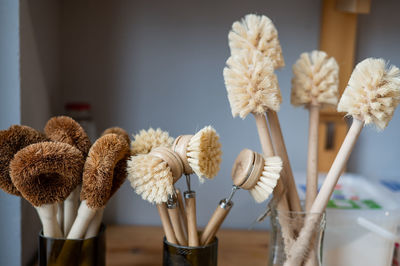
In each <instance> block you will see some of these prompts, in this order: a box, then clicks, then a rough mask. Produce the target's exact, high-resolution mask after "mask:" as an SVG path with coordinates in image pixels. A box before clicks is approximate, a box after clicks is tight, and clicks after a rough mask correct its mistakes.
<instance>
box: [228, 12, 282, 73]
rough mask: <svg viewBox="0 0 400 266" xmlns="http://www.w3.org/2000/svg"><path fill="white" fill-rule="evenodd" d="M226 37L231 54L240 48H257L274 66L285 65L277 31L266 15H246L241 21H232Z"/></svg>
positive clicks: (240, 49)
mask: <svg viewBox="0 0 400 266" xmlns="http://www.w3.org/2000/svg"><path fill="white" fill-rule="evenodd" d="M228 37H229V47H230V48H231V53H232V54H235V53H237V52H240V51H242V50H258V51H260V52H261V53H262V55H263V56H265V57H268V58H269V59H270V60H271V61H272V62H273V66H274V68H281V67H284V66H285V62H284V60H283V56H282V49H281V45H280V43H279V40H278V31H277V30H276V28H275V26H274V24H273V23H272V21H271V20H270V19H269V18H268V17H266V16H257V15H253V14H249V15H246V16H245V17H244V19H242V21H241V22H238V21H237V22H235V23H233V25H232V30H231V31H230V32H229V36H228Z"/></svg>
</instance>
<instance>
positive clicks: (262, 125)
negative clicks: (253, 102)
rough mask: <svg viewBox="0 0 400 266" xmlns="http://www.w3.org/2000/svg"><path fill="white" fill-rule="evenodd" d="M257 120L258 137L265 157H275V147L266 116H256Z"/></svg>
mask: <svg viewBox="0 0 400 266" xmlns="http://www.w3.org/2000/svg"><path fill="white" fill-rule="evenodd" d="M254 118H255V119H256V125H257V131H258V137H259V138H260V142H261V148H262V151H263V154H264V156H265V157H271V156H274V154H275V153H274V147H273V145H272V140H271V136H270V135H269V129H268V125H267V121H266V120H265V115H264V114H254Z"/></svg>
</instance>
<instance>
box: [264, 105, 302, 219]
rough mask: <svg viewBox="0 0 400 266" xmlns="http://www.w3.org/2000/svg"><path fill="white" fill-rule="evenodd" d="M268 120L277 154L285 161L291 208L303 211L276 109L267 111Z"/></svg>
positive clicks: (284, 178)
mask: <svg viewBox="0 0 400 266" xmlns="http://www.w3.org/2000/svg"><path fill="white" fill-rule="evenodd" d="M267 116H268V121H269V125H270V129H271V137H272V141H273V142H274V145H275V151H276V154H277V155H278V156H279V157H281V159H282V161H283V169H284V170H283V171H282V174H281V178H280V179H282V180H283V183H284V184H285V187H286V188H287V193H286V194H287V197H288V201H289V206H290V210H292V211H302V209H301V204H300V199H299V194H298V193H297V188H296V183H295V181H294V177H293V171H292V168H291V166H290V161H289V156H288V154H287V150H286V146H285V141H284V139H283V135H282V130H281V126H280V123H279V119H278V115H277V113H276V112H274V111H268V112H267Z"/></svg>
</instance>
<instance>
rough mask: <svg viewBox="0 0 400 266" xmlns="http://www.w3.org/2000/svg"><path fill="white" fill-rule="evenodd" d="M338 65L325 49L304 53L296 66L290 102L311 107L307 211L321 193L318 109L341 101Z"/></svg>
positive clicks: (294, 67)
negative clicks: (319, 188)
mask: <svg viewBox="0 0 400 266" xmlns="http://www.w3.org/2000/svg"><path fill="white" fill-rule="evenodd" d="M338 87H339V66H338V64H337V63H336V60H335V59H334V58H333V57H329V56H328V55H327V54H326V53H325V52H322V51H313V52H311V53H302V54H301V55H300V58H299V59H298V60H297V62H296V63H295V64H294V65H293V78H292V95H291V102H292V104H293V105H294V106H305V108H308V109H309V112H310V118H309V130H308V159H307V190H306V206H305V207H306V211H309V210H310V208H311V205H312V203H313V202H314V199H315V197H316V196H317V192H318V124H319V111H320V110H321V109H323V108H325V107H335V106H336V105H337V101H338V94H339V92H338Z"/></svg>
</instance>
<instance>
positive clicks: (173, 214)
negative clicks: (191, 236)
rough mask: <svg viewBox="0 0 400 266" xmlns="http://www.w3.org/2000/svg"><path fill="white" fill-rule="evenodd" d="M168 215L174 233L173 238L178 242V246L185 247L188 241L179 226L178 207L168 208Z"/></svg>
mask: <svg viewBox="0 0 400 266" xmlns="http://www.w3.org/2000/svg"><path fill="white" fill-rule="evenodd" d="M168 214H169V218H170V220H171V224H172V227H173V229H174V232H175V237H176V239H177V240H178V243H179V245H181V246H187V244H188V241H187V239H186V236H185V233H184V231H183V228H182V226H181V219H180V217H179V208H178V207H175V208H168Z"/></svg>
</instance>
